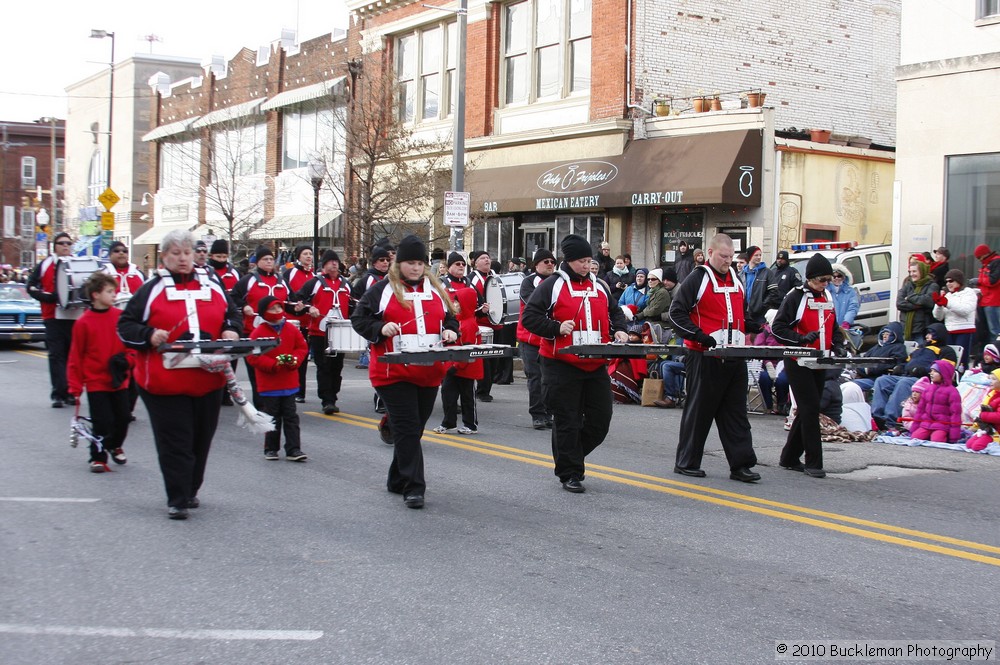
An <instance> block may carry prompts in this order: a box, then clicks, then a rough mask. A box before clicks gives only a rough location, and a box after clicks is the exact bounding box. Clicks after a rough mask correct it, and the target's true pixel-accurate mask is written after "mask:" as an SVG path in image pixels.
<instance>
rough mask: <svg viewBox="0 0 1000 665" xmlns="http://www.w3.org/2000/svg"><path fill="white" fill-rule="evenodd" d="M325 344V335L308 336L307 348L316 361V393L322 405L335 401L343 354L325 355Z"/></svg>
mask: <svg viewBox="0 0 1000 665" xmlns="http://www.w3.org/2000/svg"><path fill="white" fill-rule="evenodd" d="M326 346H327V341H326V337H320V336H319V335H310V336H309V349H310V350H311V351H312V356H313V362H314V363H316V393H317V394H318V395H319V401H320V402H322V403H323V404H324V405H326V404H336V403H337V395H339V394H340V386H341V384H343V378H342V377H341V374H343V372H344V354H343V353H337V354H334V355H327V353H326ZM303 364H305V363H303Z"/></svg>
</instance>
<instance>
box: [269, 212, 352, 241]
mask: <svg viewBox="0 0 1000 665" xmlns="http://www.w3.org/2000/svg"><path fill="white" fill-rule="evenodd" d="M338 219H340V214H339V213H335V212H321V213H320V214H319V235H320V236H324V237H325V236H328V235H329V233H328V230H329V227H328V225H329V224H330V223H331V222H335V221H337V220H338ZM312 235H313V216H312V215H282V216H280V217H274V218H272V219H269V220H267V221H266V222H264V223H263V224H261V225H260V227H258V228H256V229H254V230H253V231H251V232H250V238H251V239H252V240H268V239H270V238H280V239H292V238H312Z"/></svg>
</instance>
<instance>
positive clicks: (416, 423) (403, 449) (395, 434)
mask: <svg viewBox="0 0 1000 665" xmlns="http://www.w3.org/2000/svg"><path fill="white" fill-rule="evenodd" d="M376 390H377V391H378V394H379V396H380V397H381V398H382V401H383V402H385V408H386V412H387V413H388V414H389V429H390V430H392V445H393V451H392V464H390V465H389V477H388V479H387V480H386V487H387V488H388V489H389V491H390V492H396V493H397V494H411V493H413V494H423V493H424V490H426V489H427V483H425V482H424V451H423V449H422V448H421V446H420V438H421V437H422V436H423V434H424V426H425V425H427V420H428V419H429V418H430V417H431V413H432V412H433V411H434V402H435V401H436V400H437V392H438V389H437V387H436V386H435V387H432V388H424V387H421V386H416V385H414V384H412V383H405V382H400V383H392V384H389V385H387V386H379V387H378V388H376Z"/></svg>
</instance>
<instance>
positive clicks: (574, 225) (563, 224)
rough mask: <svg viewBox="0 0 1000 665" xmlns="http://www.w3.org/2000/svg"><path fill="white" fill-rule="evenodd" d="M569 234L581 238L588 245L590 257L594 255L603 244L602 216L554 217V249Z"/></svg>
mask: <svg viewBox="0 0 1000 665" xmlns="http://www.w3.org/2000/svg"><path fill="white" fill-rule="evenodd" d="M570 233H575V234H576V235H578V236H583V237H584V238H586V239H587V242H589V243H590V249H591V255H596V254H597V251H598V249H599V248H600V246H601V243H602V242H604V215H560V216H558V217H556V247H559V243H561V242H562V239H563V238H565V237H566V236H568V235H569V234H570Z"/></svg>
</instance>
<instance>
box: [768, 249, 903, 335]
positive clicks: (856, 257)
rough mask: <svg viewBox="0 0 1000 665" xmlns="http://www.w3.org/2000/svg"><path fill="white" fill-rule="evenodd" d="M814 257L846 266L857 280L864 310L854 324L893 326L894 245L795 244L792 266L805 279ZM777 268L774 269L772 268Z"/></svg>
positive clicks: (856, 286)
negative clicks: (809, 263) (891, 321)
mask: <svg viewBox="0 0 1000 665" xmlns="http://www.w3.org/2000/svg"><path fill="white" fill-rule="evenodd" d="M814 254H822V255H823V256H825V257H826V258H828V259H830V263H842V264H843V265H844V267H845V268H847V269H848V270H850V271H851V275H852V276H853V277H854V280H853V282H852V284H853V285H854V288H856V289H857V290H858V299H859V300H860V302H861V309H860V310H859V311H858V315H857V317H855V319H854V322H855V323H856V324H860V325H863V326H867V327H868V328H869V329H870V330H871V331H872V332H877V331H878V330H879V328H881V327H882V326H884V325H885V324H887V323H889V313H890V311H891V310H892V309H893V308H894V307H895V306H896V303H895V301H896V297H895V292H894V291H893V286H892V285H893V275H894V274H895V272H894V268H893V266H894V264H895V261H894V259H893V257H892V246H891V245H859V244H857V243H856V242H854V241H853V240H848V241H842V242H807V243H799V244H795V245H792V249H791V251H790V252H789V255H788V263H789V264H790V265H792V266H794V267H795V269H796V270H798V271H799V273H801V274H802V278H803V279H805V271H806V263H808V261H809V259H810V258H811V257H812V256H813V255H814ZM772 267H773V266H772Z"/></svg>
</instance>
